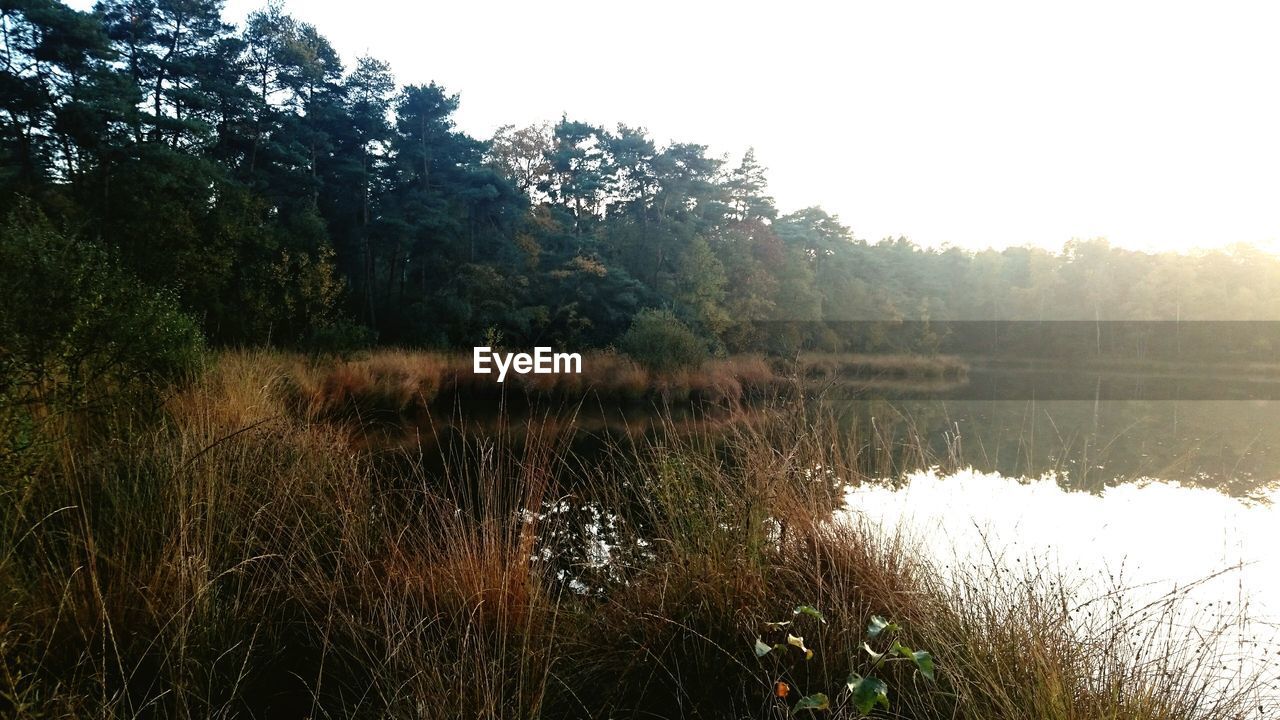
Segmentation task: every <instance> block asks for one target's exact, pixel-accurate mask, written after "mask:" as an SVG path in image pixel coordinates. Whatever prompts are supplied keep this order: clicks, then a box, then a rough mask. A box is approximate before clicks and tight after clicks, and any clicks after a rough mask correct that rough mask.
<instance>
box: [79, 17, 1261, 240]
mask: <svg viewBox="0 0 1280 720" xmlns="http://www.w3.org/2000/svg"><path fill="white" fill-rule="evenodd" d="M91 2H92V0H73V2H72V4H74V5H76V6H77V7H82V8H83V7H88V6H89V5H91ZM262 4H263V2H262V0H229V2H228V6H227V17H228V19H229V20H232V21H239V20H241V19H242V18H243V17H244V15H245V14H246V13H247V12H248V11H249V10H251V9H255V8H257V7H259V6H261V5H262ZM287 9H288V10H289V11H290V12H291V13H292V14H293V15H295V16H296V17H298V18H300V19H302V20H305V21H308V22H311V23H312V24H314V25H316V26H317V27H318V28H319V29H320V31H321V32H322V33H323V34H324V35H326V36H327V37H328V38H329V39H330V40H331V41H332V42H333V44H334V45H335V47H336V48H338V50H339V51H340V52H341V53H342V54H343V56H344V57H345V58H346V59H347V60H348V63H349V62H350V60H351V59H352V58H354V57H356V56H357V55H360V54H362V53H365V52H369V53H371V54H373V55H376V56H378V57H381V58H383V59H385V60H387V61H389V62H390V63H391V65H392V68H393V69H394V70H395V72H396V76H397V79H398V80H399V81H400V82H401V83H425V82H429V81H432V80H435V81H436V82H439V83H441V84H443V85H444V86H445V87H446V88H448V89H449V90H450V91H452V92H457V93H460V94H461V96H462V107H461V110H460V111H459V114H458V118H457V119H458V123H459V126H460V127H461V128H462V129H464V130H466V131H467V132H469V133H471V134H473V135H475V136H478V137H488V136H489V135H490V134H491V133H492V131H493V130H494V129H495V128H496V127H497V126H499V125H501V124H504V123H515V124H518V125H524V124H529V123H532V122H535V121H540V120H555V119H557V118H559V116H560V115H561V113H562V112H567V113H568V114H569V115H570V117H572V118H575V119H582V120H586V121H590V122H595V123H602V124H608V125H613V124H615V123H618V122H625V123H627V124H630V125H639V126H643V127H646V128H647V129H648V130H649V131H650V132H651V134H652V135H654V136H655V137H656V138H657V139H659V140H661V141H665V140H668V139H675V140H680V141H688V142H699V143H703V144H708V145H710V146H711V147H712V150H713V151H714V152H717V153H729V154H731V155H733V156H734V159H735V160H736V158H737V156H739V155H740V154H741V153H742V151H743V150H745V149H746V148H747V147H748V146H750V145H754V146H755V148H756V153H757V157H758V158H759V159H760V160H761V161H762V162H763V163H764V164H765V165H766V166H768V167H769V168H770V179H771V190H772V192H773V194H774V195H775V196H776V198H777V200H778V203H779V206H780V208H781V209H782V210H783V211H784V212H785V211H789V210H794V209H799V208H801V207H804V206H807V205H812V204H819V205H822V206H823V207H825V208H826V209H828V210H829V211H831V212H834V213H837V214H839V216H840V217H841V219H842V220H844V221H845V222H846V223H847V224H849V225H850V226H852V227H853V229H854V232H855V233H856V234H857V235H858V236H859V237H861V238H866V239H869V240H876V239H879V238H882V237H885V236H890V235H894V236H896V235H906V236H908V237H910V238H912V239H913V240H915V241H917V242H920V243H923V244H926V245H935V246H936V245H942V244H944V243H950V244H953V245H958V246H961V247H965V248H971V249H976V248H981V247H987V246H996V247H1004V246H1008V245H1021V244H1034V245H1041V246H1046V247H1051V248H1055V249H1056V248H1058V247H1060V246H1061V244H1062V243H1063V242H1064V241H1066V240H1069V239H1071V238H1090V237H1106V238H1108V239H1110V240H1111V241H1112V242H1113V243H1115V244H1118V245H1123V246H1127V247H1135V248H1142V249H1168V250H1187V249H1190V248H1192V247H1195V246H1221V245H1226V244H1230V243H1234V242H1252V243H1257V244H1260V245H1265V246H1269V247H1273V248H1274V247H1277V246H1280V77H1278V76H1280V42H1276V41H1275V32H1276V28H1277V27H1280V3H1273V2H1257V3H1245V2H1229V1H1228V2H1224V1H1221V0H1219V1H1216V2H1200V3H1187V2H1177V1H1172V2H1170V1H1168V0H1166V1H1165V2H1152V3H1145V2H1123V3H1122V2H1114V1H1110V2H1094V1H1093V0H1084V1H1081V0H1076V1H1074V2H1071V3H1055V4H1053V5H1052V6H1050V5H1049V4H1048V3H1039V2H1026V1H1025V0H1022V1H1010V2H993V1H990V0H980V1H977V2H968V3H956V2H946V1H943V2H913V1H905V2H904V1H901V0H899V1H896V2H882V1H875V2H870V1H865V2H864V1H859V2H845V3H840V2H832V1H831V0H827V1H825V2H822V1H811V0H788V2H776V1H773V2H767V3H755V2H743V1H741V0H740V1H738V2H703V1H698V0H680V1H679V2H676V1H672V0H650V1H647V2H643V3H616V2H599V1H598V0H597V1H591V0H548V1H543V0H524V1H522V2H506V1H502V2H499V1H493V0H491V1H489V2H440V3H436V2H430V3H429V2H397V1H396V0H361V1H360V2H358V3H352V2H349V1H347V0H343V1H338V0H305V1H304V0H293V1H292V2H291V3H290V4H288V5H287Z"/></svg>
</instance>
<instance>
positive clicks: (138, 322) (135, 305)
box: [0, 206, 203, 459]
mask: <svg viewBox="0 0 1280 720" xmlns="http://www.w3.org/2000/svg"><path fill="white" fill-rule="evenodd" d="M202 349H203V338H202V336H201V334H200V331H199V329H198V328H197V327H196V323H195V321H194V320H192V319H191V318H190V317H189V316H187V315H185V314H184V313H182V312H181V311H180V310H179V309H178V305H177V302H176V301H175V299H174V298H173V297H172V296H171V295H169V294H168V293H166V292H163V291H157V290H155V289H152V288H148V287H147V286H145V285H143V284H141V283H140V282H139V281H138V279H137V278H136V277H134V276H133V275H132V274H130V273H128V272H127V271H125V270H124V269H122V268H121V266H120V265H119V264H118V263H117V261H116V259H115V258H114V257H113V256H112V254H111V253H109V252H107V251H106V250H104V249H102V248H100V247H97V246H95V245H93V244H91V243H88V242H83V241H80V240H77V239H75V238H72V237H70V236H68V235H66V234H64V233H62V232H60V231H59V230H58V229H56V228H54V227H53V226H52V225H51V224H50V223H49V221H48V220H47V219H45V218H44V216H43V215H41V214H40V213H38V212H36V211H33V210H31V209H29V208H27V207H25V206H24V207H20V208H19V209H18V211H17V212H15V213H14V215H13V216H12V217H11V218H10V220H9V222H8V223H7V225H5V226H4V227H3V228H0V425H2V426H3V427H5V428H6V430H5V432H4V437H3V438H0V442H2V443H3V447H2V448H0V453H2V454H3V455H2V457H4V458H6V459H12V458H13V457H15V456H16V455H19V454H21V453H22V452H23V451H25V450H26V449H28V448H30V447H31V446H32V445H34V444H35V443H36V442H37V441H38V440H39V439H40V437H41V436H42V435H43V434H44V433H45V431H46V430H47V429H48V425H49V421H50V420H51V419H53V418H56V417H58V416H60V415H63V414H66V413H69V412H78V411H83V410H85V409H88V408H92V407H94V406H95V405H99V404H101V403H103V402H106V401H108V400H109V399H111V398H112V397H114V396H117V395H119V394H133V393H137V392H139V391H143V390H147V389H152V388H154V387H156V386H157V384H159V383H162V382H164V381H166V380H168V379H170V378H172V377H175V376H176V375H178V374H180V373H182V372H185V371H187V370H189V369H191V368H194V367H195V366H196V365H197V363H198V362H199V360H200V358H201V356H202Z"/></svg>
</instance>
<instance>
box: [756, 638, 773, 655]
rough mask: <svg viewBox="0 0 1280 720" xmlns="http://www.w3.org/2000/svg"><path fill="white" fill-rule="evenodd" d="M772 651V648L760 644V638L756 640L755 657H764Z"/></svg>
mask: <svg viewBox="0 0 1280 720" xmlns="http://www.w3.org/2000/svg"><path fill="white" fill-rule="evenodd" d="M772 651H773V648H772V647H770V646H768V645H765V644H764V643H762V642H760V638H756V657H764V656H765V655H768V654H769V653H770V652H772Z"/></svg>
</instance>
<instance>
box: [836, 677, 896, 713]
mask: <svg viewBox="0 0 1280 720" xmlns="http://www.w3.org/2000/svg"><path fill="white" fill-rule="evenodd" d="M845 684H846V685H847V686H848V687H849V693H850V696H851V699H852V700H853V706H854V708H856V709H857V710H858V714H860V715H866V714H867V713H869V712H871V709H872V708H874V707H875V706H876V705H883V706H884V707H885V709H888V707H889V686H888V685H885V684H884V681H883V680H880V679H877V678H873V677H865V678H864V677H862V676H861V675H859V674H858V673H849V679H848V680H847V681H845Z"/></svg>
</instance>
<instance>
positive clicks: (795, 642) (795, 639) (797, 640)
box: [787, 634, 813, 660]
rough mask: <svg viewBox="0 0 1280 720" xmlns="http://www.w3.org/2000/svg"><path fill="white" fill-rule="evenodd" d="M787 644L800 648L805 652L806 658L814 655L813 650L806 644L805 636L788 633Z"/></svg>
mask: <svg viewBox="0 0 1280 720" xmlns="http://www.w3.org/2000/svg"><path fill="white" fill-rule="evenodd" d="M787 644H788V645H790V646H791V647H794V648H799V649H800V651H801V652H803V653H804V659H805V660H809V659H811V658H812V657H813V651H812V650H810V649H809V648H807V647H805V646H804V638H802V637H800V636H799V635H791V634H788V635H787Z"/></svg>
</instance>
